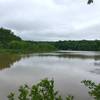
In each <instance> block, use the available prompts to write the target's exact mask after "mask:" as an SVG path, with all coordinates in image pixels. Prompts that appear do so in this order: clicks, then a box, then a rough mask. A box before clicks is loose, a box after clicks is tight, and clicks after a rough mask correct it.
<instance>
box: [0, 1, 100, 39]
mask: <svg viewBox="0 0 100 100" xmlns="http://www.w3.org/2000/svg"><path fill="white" fill-rule="evenodd" d="M0 27H5V28H9V29H12V30H13V31H14V32H15V34H17V35H19V36H21V37H22V38H23V39H25V40H50V41H52V40H70V39H71V40H73V39H74V40H77V39H100V0H94V3H93V4H91V5H87V0H0Z"/></svg>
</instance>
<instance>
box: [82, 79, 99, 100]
mask: <svg viewBox="0 0 100 100" xmlns="http://www.w3.org/2000/svg"><path fill="white" fill-rule="evenodd" d="M82 83H83V84H84V85H85V86H86V87H88V88H89V94H90V95H91V96H92V97H93V98H94V99H95V100H100V83H99V84H95V83H94V82H92V81H90V80H84V81H82Z"/></svg>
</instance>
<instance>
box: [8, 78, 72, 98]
mask: <svg viewBox="0 0 100 100" xmlns="http://www.w3.org/2000/svg"><path fill="white" fill-rule="evenodd" d="M18 91H19V95H18V96H17V98H15V93H12V92H11V93H10V94H9V95H8V100H16V99H18V100H63V99H62V97H61V96H60V95H59V94H58V91H54V80H48V79H44V80H42V81H41V82H40V83H38V84H37V85H33V86H32V87H31V88H29V86H27V85H24V86H21V87H20V88H19V90H18ZM66 100H73V96H67V97H66Z"/></svg>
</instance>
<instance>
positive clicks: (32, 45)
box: [0, 28, 100, 53]
mask: <svg viewBox="0 0 100 100" xmlns="http://www.w3.org/2000/svg"><path fill="white" fill-rule="evenodd" d="M55 50H82V51H100V40H94V41H92V40H81V41H75V40H74V41H71V40H69V41H56V42H48V41H44V42H43V41H40V42H39V41H24V40H22V39H21V38H20V37H18V36H16V35H14V33H13V32H12V31H11V30H8V29H4V28H0V52H15V53H17V52H18V53H20V52H21V53H32V52H50V51H55Z"/></svg>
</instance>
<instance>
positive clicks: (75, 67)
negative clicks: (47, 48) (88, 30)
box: [0, 51, 100, 100]
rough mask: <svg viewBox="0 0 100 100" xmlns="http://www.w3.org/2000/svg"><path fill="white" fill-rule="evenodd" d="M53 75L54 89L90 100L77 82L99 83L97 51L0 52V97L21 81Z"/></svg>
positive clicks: (33, 82) (80, 99)
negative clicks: (89, 81) (16, 53)
mask: <svg viewBox="0 0 100 100" xmlns="http://www.w3.org/2000/svg"><path fill="white" fill-rule="evenodd" d="M46 77H48V78H50V79H51V78H54V80H55V89H57V90H59V92H60V94H62V95H63V96H65V95H67V94H72V95H73V96H75V100H92V98H90V97H89V95H88V90H87V88H85V87H84V86H83V85H82V84H81V83H80V82H81V81H82V80H84V79H91V80H93V81H95V82H100V52H87V51H84V52H83V51H77V52H76V51H60V52H55V53H42V54H31V55H20V56H19V55H0V100H7V98H6V96H7V95H8V94H9V92H11V91H16V90H17V89H18V87H19V86H20V85H22V84H29V85H32V84H36V83H37V82H39V80H40V79H44V78H46Z"/></svg>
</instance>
